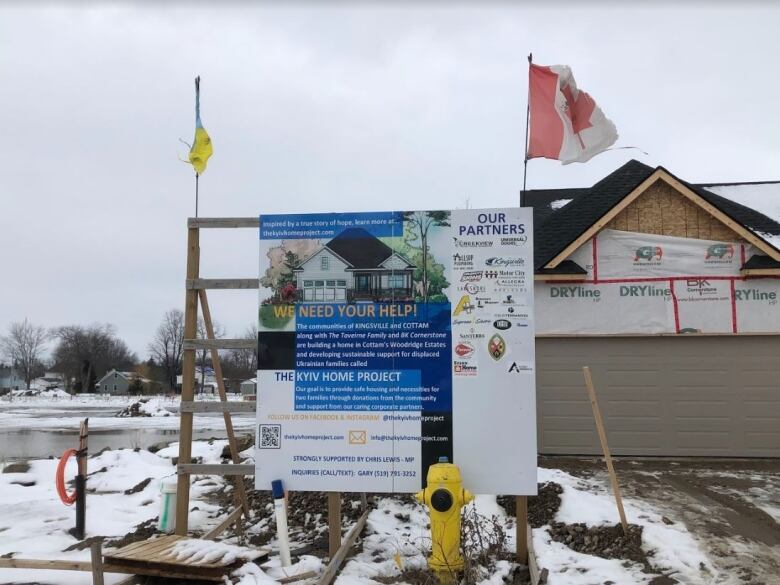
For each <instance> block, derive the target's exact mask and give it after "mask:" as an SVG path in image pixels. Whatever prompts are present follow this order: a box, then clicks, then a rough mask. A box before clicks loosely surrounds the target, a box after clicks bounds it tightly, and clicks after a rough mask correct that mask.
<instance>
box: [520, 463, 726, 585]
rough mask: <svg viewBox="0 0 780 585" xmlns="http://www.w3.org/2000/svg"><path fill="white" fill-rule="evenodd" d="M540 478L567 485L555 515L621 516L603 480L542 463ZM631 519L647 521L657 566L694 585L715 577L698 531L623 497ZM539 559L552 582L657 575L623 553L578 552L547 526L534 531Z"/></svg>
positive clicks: (608, 519)
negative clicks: (609, 556) (696, 535)
mask: <svg viewBox="0 0 780 585" xmlns="http://www.w3.org/2000/svg"><path fill="white" fill-rule="evenodd" d="M538 477H539V482H545V481H554V482H556V483H558V484H560V485H561V486H562V487H563V494H562V495H561V507H560V509H559V510H558V514H557V515H556V518H555V519H556V521H558V522H565V523H567V524H572V523H575V522H584V523H586V524H588V525H589V526H603V525H614V524H616V523H617V522H618V521H619V518H618V513H617V508H616V506H615V500H614V498H613V496H612V494H611V492H608V491H606V490H605V489H604V487H603V486H602V484H600V483H598V482H596V481H591V480H585V479H580V478H576V477H574V476H572V475H569V474H568V473H565V472H563V471H560V470H557V469H543V468H540V469H539V475H538ZM623 505H624V507H625V511H626V516H627V519H628V521H629V523H632V524H638V525H641V526H643V527H644V530H643V535H642V543H643V549H644V551H645V552H646V553H647V554H648V556H650V562H651V563H652V564H653V566H654V568H656V569H660V570H662V571H664V572H665V573H670V574H671V576H672V577H674V578H677V579H678V581H681V582H682V583H686V584H690V585H698V584H701V585H705V584H709V583H712V581H713V576H714V574H715V572H716V570H715V568H714V567H713V565H712V563H711V562H710V560H709V559H708V558H707V556H706V555H705V554H704V552H703V551H702V550H701V548H700V547H699V545H698V544H697V542H696V540H695V539H694V537H693V535H691V533H690V532H688V530H687V529H686V528H685V526H683V524H682V523H680V522H676V523H675V524H672V525H667V524H666V523H664V522H663V520H662V515H661V514H660V513H659V512H658V511H657V510H656V509H655V508H653V506H651V505H650V504H647V503H645V502H643V501H640V500H634V499H624V500H623ZM533 541H534V547H535V549H536V554H537V557H538V558H539V565H540V566H541V567H544V568H547V569H548V570H549V571H550V573H551V574H550V579H549V584H550V585H580V584H582V585H586V584H591V583H603V582H604V581H606V580H611V581H613V582H614V583H649V582H650V580H651V579H652V577H653V576H652V575H647V574H644V573H642V572H641V568H642V567H641V566H640V565H638V564H636V563H629V562H626V561H624V560H620V559H601V558H598V557H594V556H591V555H584V554H580V553H577V552H575V551H573V550H571V549H570V548H568V547H567V546H565V545H563V544H561V543H558V542H554V541H552V539H551V538H550V535H549V534H548V532H547V529H546V528H545V527H542V528H537V529H535V530H534V531H533Z"/></svg>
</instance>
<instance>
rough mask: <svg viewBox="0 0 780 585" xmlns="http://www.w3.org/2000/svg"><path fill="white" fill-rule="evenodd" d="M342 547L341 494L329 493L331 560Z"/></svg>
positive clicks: (329, 549)
mask: <svg viewBox="0 0 780 585" xmlns="http://www.w3.org/2000/svg"><path fill="white" fill-rule="evenodd" d="M340 547H341V492H328V556H329V557H330V559H331V560H333V558H334V557H335V556H336V553H337V552H338V550H339V548H340Z"/></svg>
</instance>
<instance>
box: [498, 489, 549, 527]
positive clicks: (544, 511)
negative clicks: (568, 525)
mask: <svg viewBox="0 0 780 585" xmlns="http://www.w3.org/2000/svg"><path fill="white" fill-rule="evenodd" d="M562 493H563V488H562V487H561V486H560V484H557V483H555V482H554V481H548V482H546V483H540V484H539V486H538V495H536V496H530V497H529V498H528V523H529V524H530V525H531V527H532V528H540V527H542V526H544V525H546V524H550V523H551V522H552V521H553V519H554V518H555V514H557V513H558V509H559V508H560V507H561V494H562ZM496 500H497V501H498V504H499V505H500V506H502V507H503V508H504V510H506V513H507V514H509V515H510V516H514V515H515V514H517V510H516V508H515V497H514V496H498V498H496Z"/></svg>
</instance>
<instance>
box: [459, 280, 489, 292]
mask: <svg viewBox="0 0 780 585" xmlns="http://www.w3.org/2000/svg"><path fill="white" fill-rule="evenodd" d="M458 290H462V291H465V292H467V293H469V294H472V295H475V294H477V293H481V292H485V286H484V285H481V284H474V283H473V282H467V283H466V284H464V285H463V286H459V287H458Z"/></svg>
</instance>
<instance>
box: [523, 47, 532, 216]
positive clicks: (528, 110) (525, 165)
mask: <svg viewBox="0 0 780 585" xmlns="http://www.w3.org/2000/svg"><path fill="white" fill-rule="evenodd" d="M533 58H534V54H533V53H528V98H527V100H526V110H525V159H524V160H523V190H522V191H521V192H520V207H524V206H525V180H526V176H527V175H528V126H529V123H530V121H531V62H532V61H533Z"/></svg>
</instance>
